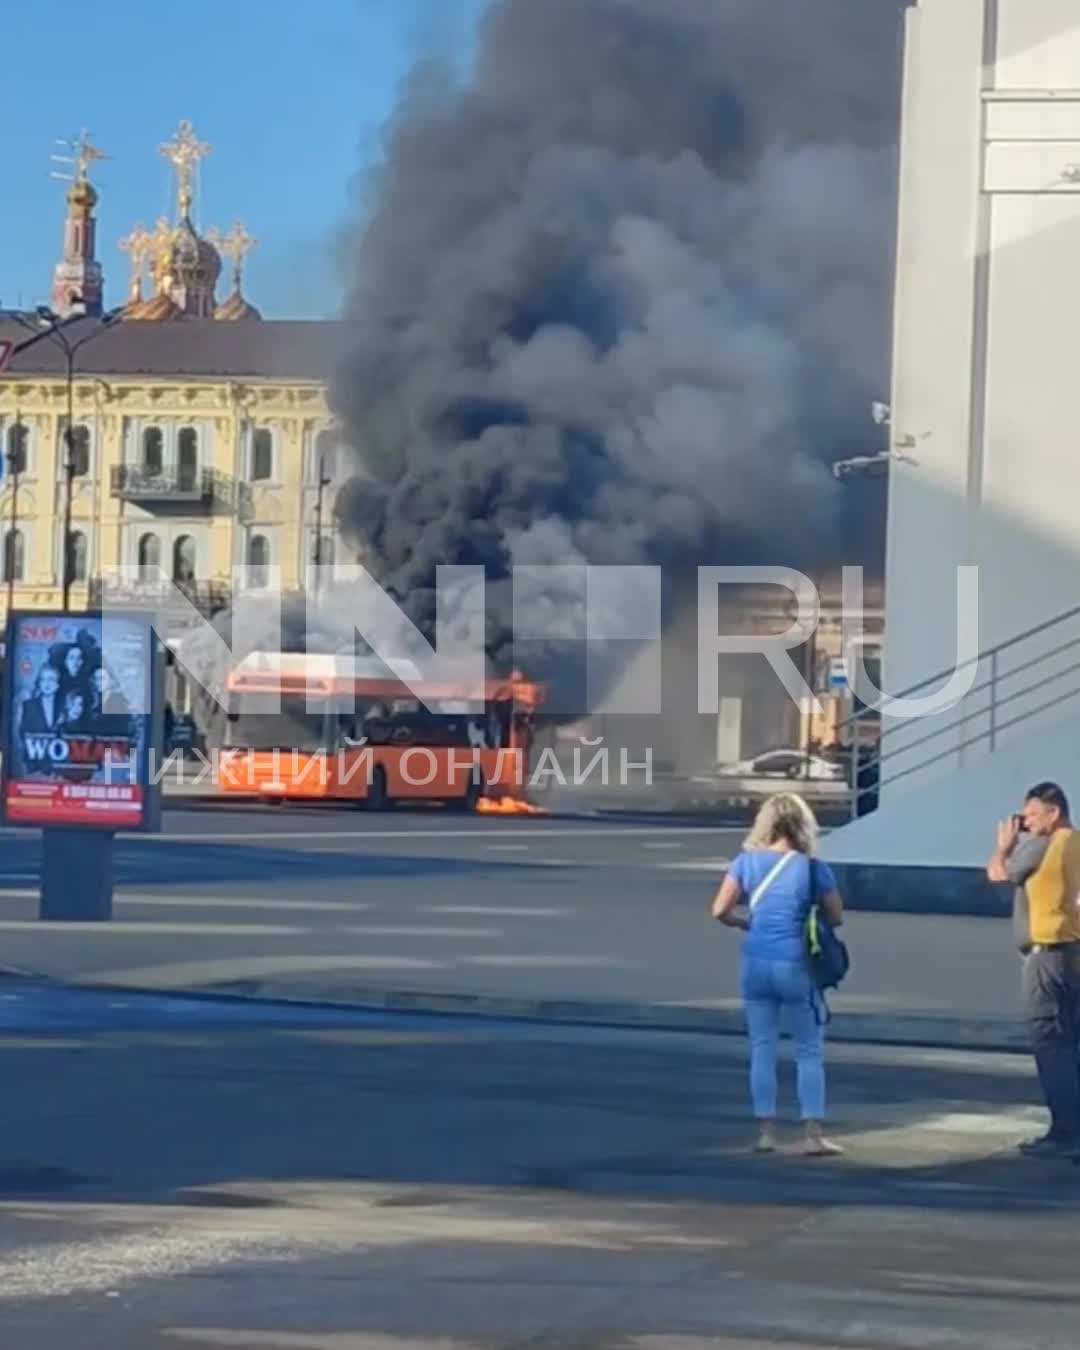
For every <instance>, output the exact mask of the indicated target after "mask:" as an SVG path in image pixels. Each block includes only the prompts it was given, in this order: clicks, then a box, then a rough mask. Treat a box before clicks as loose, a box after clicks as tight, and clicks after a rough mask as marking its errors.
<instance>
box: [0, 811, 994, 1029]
mask: <svg viewBox="0 0 1080 1350" xmlns="http://www.w3.org/2000/svg"><path fill="white" fill-rule="evenodd" d="M165 824H166V831H165V834H164V835H163V836H161V837H158V838H152V839H122V840H121V841H119V843H118V866H117V875H118V883H119V884H118V892H117V903H116V909H115V919H114V921H113V922H112V923H109V924H103V925H75V926H71V925H48V926H47V925H42V924H41V923H39V922H38V921H37V918H36V913H37V908H36V894H37V893H36V878H37V873H38V867H39V861H40V836H37V835H34V834H26V833H17V832H5V833H4V835H3V848H2V852H0V965H6V966H13V967H17V968H22V969H25V970H30V971H35V972H40V973H43V974H46V975H48V976H51V977H57V978H62V979H69V980H70V979H74V980H81V981H86V982H101V983H107V984H122V985H136V986H141V987H153V988H172V989H182V988H195V987H201V988H205V987H219V988H220V987H232V988H237V987H244V988H251V987H258V988H260V989H263V990H274V991H280V992H286V993H287V992H297V991H299V992H303V993H315V994H318V993H319V991H320V990H334V989H341V988H344V987H347V988H349V989H353V990H355V989H361V990H391V989H397V990H402V989H404V990H411V991H423V992H436V993H442V994H459V995H484V996H490V997H500V998H518V999H522V1000H528V999H549V1000H550V999H592V1000H609V1001H627V1000H632V1001H637V1002H644V1003H648V1004H651V1005H654V1006H663V1007H668V1008H670V1007H681V1006H690V1007H693V1008H706V1009H725V1008H727V1009H733V1008H735V1006H736V998H735V995H736V967H737V956H738V939H737V938H736V937H735V936H734V935H732V934H731V933H729V932H728V931H726V930H723V929H721V928H719V927H718V926H717V925H715V924H713V923H711V922H710V920H709V918H708V905H709V901H710V899H711V895H712V892H713V889H714V887H715V884H716V882H717V879H718V877H719V875H720V873H721V872H722V870H723V867H724V865H725V862H726V860H727V859H729V858H730V857H732V856H733V855H734V853H735V852H736V851H737V849H738V846H739V840H740V838H741V834H740V833H736V832H732V831H717V830H711V829H705V828H701V827H698V826H693V825H687V826H682V827H674V826H672V825H670V824H655V825H650V824H647V823H642V822H622V823H617V822H605V821H597V820H593V821H580V820H577V821H575V820H559V819H554V818H552V819H547V818H528V819H491V818H477V819H462V818H453V817H448V816H446V815H444V814H442V813H439V812H416V813H404V812H402V813H398V812H394V813H391V814H389V815H386V816H378V817H373V816H367V815H365V814H363V813H358V812H343V811H333V810H330V811H325V810H323V809H321V808H319V807H315V808H310V809H307V810H303V809H278V810H275V809H273V808H269V809H268V808H260V807H246V806H239V805H235V804H232V805H228V806H225V805H221V806H216V807H213V808H202V809H196V808H191V809H186V808H185V809H173V810H170V811H169V812H167V813H166V816H165ZM848 939H849V941H850V944H851V947H852V951H853V954H854V966H853V971H852V974H851V977H850V979H849V982H848V983H847V984H845V986H844V991H843V994H842V996H840V997H837V998H836V999H835V1001H834V1008H835V1010H836V1012H837V1014H838V1015H843V1014H849V1015H855V1014H858V1015H863V1016H866V1015H869V1016H871V1017H876V1018H878V1019H880V1024H881V1025H882V1026H883V1027H885V1026H887V1025H888V1024H889V1023H891V1022H892V1021H894V1020H898V1019H902V1018H904V1017H909V1016H911V1015H913V1014H919V1015H922V1016H928V1017H930V1018H932V1019H933V1018H936V1019H963V1020H966V1021H968V1022H971V1021H978V1020H980V1019H982V1020H984V1021H985V1020H986V1019H992V1018H996V1019H999V1020H1001V1019H1004V1020H1005V1021H1006V1022H1007V1023H1010V1024H1011V1019H1012V1018H1013V1017H1014V1015H1015V1012H1016V1008H1017V983H1018V980H1017V969H1016V960H1015V957H1014V956H1013V954H1012V951H1011V947H1010V940H1009V932H1008V926H1007V924H1005V923H1004V922H1000V923H999V922H997V921H991V920H976V919H954V918H926V917H920V918H909V917H903V916H898V915H871V914H856V915H852V916H851V918H850V923H849V929H848ZM838 1025H842V1020H841V1017H838Z"/></svg>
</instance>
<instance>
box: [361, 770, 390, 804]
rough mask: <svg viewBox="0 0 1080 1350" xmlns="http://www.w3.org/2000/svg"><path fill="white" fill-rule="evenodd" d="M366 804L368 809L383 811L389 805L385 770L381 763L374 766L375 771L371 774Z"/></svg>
mask: <svg viewBox="0 0 1080 1350" xmlns="http://www.w3.org/2000/svg"><path fill="white" fill-rule="evenodd" d="M367 804H368V810H369V811H385V810H386V809H387V807H388V806H389V805H390V793H389V791H388V789H387V786H386V770H385V769H384V768H383V767H382V765H381V764H380V765H378V766H377V767H376V769H375V772H374V773H373V774H372V775H371V786H370V787H369V788H368V794H367Z"/></svg>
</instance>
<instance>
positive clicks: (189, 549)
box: [172, 534, 195, 582]
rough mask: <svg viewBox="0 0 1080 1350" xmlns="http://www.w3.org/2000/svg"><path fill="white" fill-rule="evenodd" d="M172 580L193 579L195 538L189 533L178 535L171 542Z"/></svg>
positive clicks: (183, 580)
mask: <svg viewBox="0 0 1080 1350" xmlns="http://www.w3.org/2000/svg"><path fill="white" fill-rule="evenodd" d="M172 574H173V581H176V582H187V581H194V580H195V540H194V539H192V537H191V535H190V534H182V535H180V536H179V537H178V538H177V540H176V542H175V543H174V544H173V563H172Z"/></svg>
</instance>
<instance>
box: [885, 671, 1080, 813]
mask: <svg viewBox="0 0 1080 1350" xmlns="http://www.w3.org/2000/svg"><path fill="white" fill-rule="evenodd" d="M1074 669H1075V670H1078V671H1080V664H1078V665H1076V666H1075V667H1074ZM1024 692H1025V693H1029V692H1031V691H1030V690H1025V691H1024ZM1077 694H1080V687H1078V688H1076V689H1071V690H1070V691H1069V692H1068V693H1067V694H1064V695H1062V697H1061V698H1052V699H1048V700H1047V702H1045V703H1040V704H1039V706H1038V707H1037V708H1033V709H1032V710H1031V711H1030V712H1025V713H1021V715H1020V716H1019V717H1014V718H1013V719H1012V721H1011V722H1006V723H1005V725H1004V727H1002V728H1000V729H1001V730H1007V729H1008V728H1009V727H1013V726H1019V725H1020V723H1021V722H1026V721H1028V720H1029V719H1030V718H1032V717H1037V716H1038V715H1039V713H1041V712H1049V710H1050V709H1051V708H1060V707H1061V705H1062V704H1063V703H1064V702H1065V700H1066V699H1070V698H1075V697H1076V696H1077ZM985 739H986V737H985V735H979V736H970V737H969V738H968V739H967V740H966V741H961V742H960V743H959V745H951V746H950V747H949V748H948V750H943V751H942V752H941V754H940V755H933V756H932V757H931V758H930V759H924V760H920V761H919V763H918V764H912V765H911V767H910V768H907V769H901V771H900V772H899V773H896V774H893V775H892V776H891V777H890V778H886V779H885V783H898V782H899V781H900V780H901V779H902V778H908V777H909V776H910V775H911V774H913V773H918V772H919V771H920V770H922V769H928V768H929V767H930V765H931V764H937V763H938V762H939V761H940V760H943V759H948V757H949V756H950V755H955V754H956V753H957V752H958V751H960V750H967V749H969V748H970V747H971V746H973V745H978V744H979V742H980V741H983V740H985ZM883 785H884V784H881V783H879V784H878V788H881V787H882V786H883ZM868 791H870V789H868V788H864V789H863V790H862V791H861V792H860V793H859V795H860V796H865V795H866V793H867V792H868Z"/></svg>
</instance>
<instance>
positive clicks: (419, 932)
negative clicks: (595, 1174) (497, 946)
mask: <svg viewBox="0 0 1080 1350" xmlns="http://www.w3.org/2000/svg"><path fill="white" fill-rule="evenodd" d="M345 931H346V932H349V933H357V934H359V936H360V937H395V938H396V937H402V938H477V939H488V940H492V939H498V938H501V937H502V929H501V928H424V927H421V926H420V925H416V926H414V927H411V928H410V927H406V926H404V925H403V926H402V927H400V928H387V927H382V926H380V925H372V924H355V925H350V927H349V928H348V929H346V930H345Z"/></svg>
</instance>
